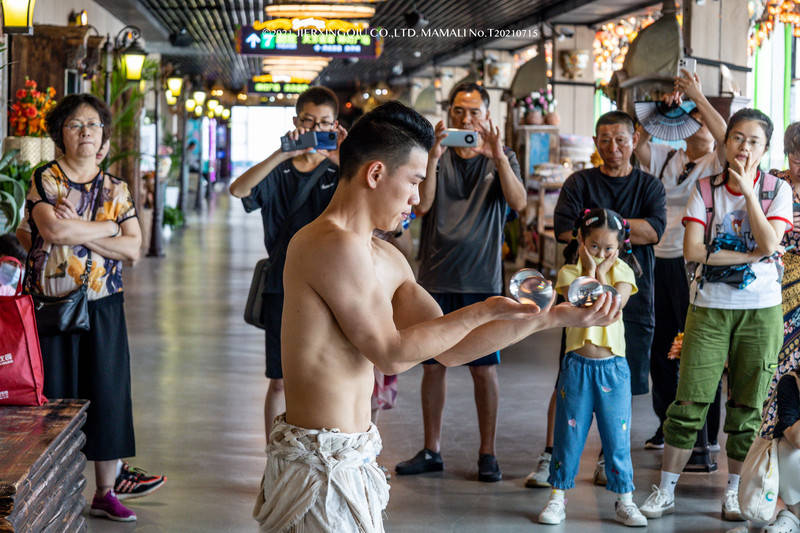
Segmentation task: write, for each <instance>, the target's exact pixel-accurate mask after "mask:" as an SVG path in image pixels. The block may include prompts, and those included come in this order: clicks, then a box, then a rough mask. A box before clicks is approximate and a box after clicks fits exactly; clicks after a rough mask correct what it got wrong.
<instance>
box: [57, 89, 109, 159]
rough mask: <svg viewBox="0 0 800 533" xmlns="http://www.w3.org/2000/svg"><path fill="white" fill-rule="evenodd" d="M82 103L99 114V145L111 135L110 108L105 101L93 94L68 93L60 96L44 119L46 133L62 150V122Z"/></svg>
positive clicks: (63, 149)
mask: <svg viewBox="0 0 800 533" xmlns="http://www.w3.org/2000/svg"><path fill="white" fill-rule="evenodd" d="M84 104H85V105H88V106H91V107H93V108H94V110H95V111H97V114H98V115H100V122H102V123H103V141H102V142H101V143H100V145H101V146H102V145H103V143H105V142H106V141H107V140H108V139H109V137H111V110H110V109H109V108H108V106H107V105H106V103H105V102H103V101H102V100H100V99H99V98H97V97H96V96H94V95H93V94H89V93H81V94H70V95H67V96H65V97H64V98H62V100H61V101H60V102H59V103H57V104H56V106H55V107H54V108H53V109H51V110H50V112H49V113H48V114H47V116H46V117H45V119H44V120H45V126H46V127H47V133H48V135H50V137H51V138H52V139H53V142H54V143H55V144H56V146H58V148H59V149H60V150H61V151H62V152H64V151H65V148H64V138H63V135H62V134H61V132H62V130H63V128H64V123H65V122H66V121H67V119H69V117H71V116H72V115H73V113H75V111H77V110H78V108H79V107H80V106H82V105H84Z"/></svg>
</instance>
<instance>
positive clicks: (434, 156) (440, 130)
mask: <svg viewBox="0 0 800 533" xmlns="http://www.w3.org/2000/svg"><path fill="white" fill-rule="evenodd" d="M445 129H446V128H445V126H444V122H443V121H441V120H440V121H439V122H437V123H436V127H435V128H434V130H433V134H434V135H435V136H436V138H435V140H434V141H433V146H431V149H430V151H429V152H428V161H430V160H434V161H438V160H439V159H441V157H442V155H443V154H444V151H445V150H447V147H446V146H442V140H444V138H445V137H447V133H445V131H444V130H445Z"/></svg>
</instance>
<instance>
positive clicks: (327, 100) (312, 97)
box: [294, 86, 339, 118]
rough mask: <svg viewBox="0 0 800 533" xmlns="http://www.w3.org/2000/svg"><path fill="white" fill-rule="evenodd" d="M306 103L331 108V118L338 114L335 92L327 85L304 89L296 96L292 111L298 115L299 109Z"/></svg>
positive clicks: (337, 101) (337, 100)
mask: <svg viewBox="0 0 800 533" xmlns="http://www.w3.org/2000/svg"><path fill="white" fill-rule="evenodd" d="M306 104H314V105H327V106H330V107H332V108H333V118H336V117H338V116H339V99H338V98H336V94H335V93H334V92H333V91H331V90H330V89H328V88H327V87H322V86H317V87H311V88H310V89H306V90H305V91H304V92H303V93H301V94H300V96H298V97H297V103H296V104H295V106H294V111H295V113H297V114H298V115H300V111H301V110H302V109H303V106H304V105H306Z"/></svg>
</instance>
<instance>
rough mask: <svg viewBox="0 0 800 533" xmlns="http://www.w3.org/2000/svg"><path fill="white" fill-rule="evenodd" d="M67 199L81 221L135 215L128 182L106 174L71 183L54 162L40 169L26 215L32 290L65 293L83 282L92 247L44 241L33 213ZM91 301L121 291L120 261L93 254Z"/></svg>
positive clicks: (40, 292) (121, 220)
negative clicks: (82, 277) (43, 203)
mask: <svg viewBox="0 0 800 533" xmlns="http://www.w3.org/2000/svg"><path fill="white" fill-rule="evenodd" d="M66 197H68V198H69V199H70V201H71V202H72V204H73V205H74V206H75V211H76V212H77V213H78V216H79V217H80V218H81V219H82V220H86V221H91V220H95V221H103V220H113V221H115V222H117V223H118V224H121V223H122V222H124V221H126V220H128V219H129V218H133V217H135V216H136V208H135V206H134V205H133V197H132V196H131V193H130V191H129V190H128V185H127V184H126V183H125V182H124V181H122V180H121V179H119V178H116V177H114V176H112V175H110V174H107V173H105V172H103V171H102V170H101V171H100V172H99V173H98V174H97V176H96V177H95V178H94V179H93V180H92V181H90V182H88V183H75V182H73V181H70V179H69V178H68V177H67V176H66V174H65V173H64V171H63V170H62V169H61V167H60V166H59V165H58V163H57V162H56V161H52V162H50V163H48V164H47V165H45V166H43V167H40V168H38V169H37V170H36V172H35V173H34V176H33V184H32V186H31V188H30V191H29V192H28V197H27V201H26V202H25V216H26V218H27V219H28V224H29V225H30V228H31V237H32V240H33V242H32V245H31V250H30V252H29V253H28V261H27V264H26V277H27V283H28V285H27V287H28V291H29V292H31V293H33V294H42V295H46V296H62V295H64V294H68V293H70V292H72V291H74V290H75V289H77V288H78V287H80V286H81V276H82V275H83V273H84V272H85V270H86V260H87V258H88V257H89V249H88V248H86V247H85V246H82V245H67V244H53V243H51V242H47V241H46V240H44V238H43V237H42V235H41V234H40V233H39V231H38V228H37V227H36V222H35V221H34V219H33V216H32V215H31V213H32V212H33V208H34V207H35V206H36V205H37V204H38V203H40V202H47V203H48V204H51V205H53V206H55V205H56V204H57V202H58V201H59V200H60V199H62V198H66ZM87 288H88V293H87V294H88V297H89V300H98V299H100V298H103V297H105V296H109V295H111V294H115V293H117V292H122V261H120V260H117V259H108V258H106V257H103V256H102V255H100V254H99V253H97V252H94V251H93V252H92V269H91V272H89V281H88V287H87Z"/></svg>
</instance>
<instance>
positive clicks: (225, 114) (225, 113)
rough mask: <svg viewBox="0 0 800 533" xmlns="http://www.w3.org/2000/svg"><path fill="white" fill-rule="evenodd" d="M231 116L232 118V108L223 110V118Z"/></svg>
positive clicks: (226, 118)
mask: <svg viewBox="0 0 800 533" xmlns="http://www.w3.org/2000/svg"><path fill="white" fill-rule="evenodd" d="M229 118H231V110H230V109H223V110H222V119H223V120H228V119H229Z"/></svg>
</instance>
